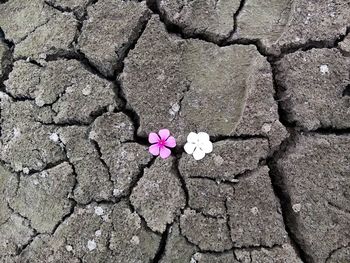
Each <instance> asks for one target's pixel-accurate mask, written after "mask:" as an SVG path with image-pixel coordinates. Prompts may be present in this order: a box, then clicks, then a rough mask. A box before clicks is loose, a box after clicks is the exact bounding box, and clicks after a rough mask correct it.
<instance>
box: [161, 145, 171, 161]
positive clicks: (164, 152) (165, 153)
mask: <svg viewBox="0 0 350 263" xmlns="http://www.w3.org/2000/svg"><path fill="white" fill-rule="evenodd" d="M170 154H171V151H170V150H169V149H168V148H167V147H162V148H161V149H160V157H162V158H163V159H166V158H168V157H169V156H170Z"/></svg>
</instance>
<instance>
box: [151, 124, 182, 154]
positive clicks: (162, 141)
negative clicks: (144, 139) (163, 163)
mask: <svg viewBox="0 0 350 263" xmlns="http://www.w3.org/2000/svg"><path fill="white" fill-rule="evenodd" d="M148 141H149V142H150V143H152V145H151V146H150V147H149V152H150V153H151V154H152V155H154V156H158V155H160V157H162V158H163V159H166V158H168V157H169V156H170V154H171V151H170V150H169V149H168V148H174V147H175V146H176V140H175V138H174V137H173V136H170V131H169V130H168V129H162V130H160V131H159V132H158V134H156V133H155V132H151V133H150V134H149V135H148Z"/></svg>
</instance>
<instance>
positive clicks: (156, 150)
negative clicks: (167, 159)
mask: <svg viewBox="0 0 350 263" xmlns="http://www.w3.org/2000/svg"><path fill="white" fill-rule="evenodd" d="M163 148H165V147H163ZM159 150H160V149H159V146H158V145H157V144H153V145H151V146H150V147H149V149H148V151H149V152H150V153H151V154H152V155H154V156H158V155H159Z"/></svg>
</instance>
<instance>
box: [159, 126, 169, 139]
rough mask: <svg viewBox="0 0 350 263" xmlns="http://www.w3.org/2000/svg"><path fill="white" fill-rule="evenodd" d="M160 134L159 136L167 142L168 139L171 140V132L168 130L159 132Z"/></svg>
mask: <svg viewBox="0 0 350 263" xmlns="http://www.w3.org/2000/svg"><path fill="white" fill-rule="evenodd" d="M158 134H159V136H160V138H161V139H162V140H164V141H165V140H166V139H168V138H169V136H170V131H169V130H168V129H162V130H160V131H159V132H158Z"/></svg>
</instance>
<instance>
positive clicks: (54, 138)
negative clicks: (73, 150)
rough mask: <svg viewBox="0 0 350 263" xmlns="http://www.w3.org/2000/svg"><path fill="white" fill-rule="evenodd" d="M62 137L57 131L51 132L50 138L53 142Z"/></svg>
mask: <svg viewBox="0 0 350 263" xmlns="http://www.w3.org/2000/svg"><path fill="white" fill-rule="evenodd" d="M59 139H60V137H58V134H57V133H51V134H50V140H51V141H53V142H58V140H59Z"/></svg>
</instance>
